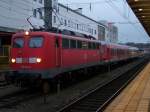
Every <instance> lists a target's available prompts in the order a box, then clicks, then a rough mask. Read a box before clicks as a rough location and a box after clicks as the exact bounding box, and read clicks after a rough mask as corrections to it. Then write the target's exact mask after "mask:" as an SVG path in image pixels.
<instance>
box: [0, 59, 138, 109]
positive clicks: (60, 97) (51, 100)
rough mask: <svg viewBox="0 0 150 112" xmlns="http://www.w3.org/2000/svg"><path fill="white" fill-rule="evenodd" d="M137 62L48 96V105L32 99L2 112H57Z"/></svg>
mask: <svg viewBox="0 0 150 112" xmlns="http://www.w3.org/2000/svg"><path fill="white" fill-rule="evenodd" d="M135 63H137V62H133V63H132V64H131V63H130V64H128V65H127V66H128V67H123V68H122V69H120V68H118V69H116V70H114V71H111V73H105V74H100V75H97V76H96V77H93V78H92V79H89V80H85V81H83V82H80V83H78V84H75V85H73V86H71V87H69V88H66V89H64V90H62V91H61V92H60V93H59V94H56V93H54V94H52V93H51V94H50V95H48V96H47V103H46V104H44V97H40V98H37V99H32V100H30V101H27V102H23V103H21V104H20V105H18V106H16V107H14V108H10V109H2V110H0V112H56V111H57V110H58V109H59V108H60V107H62V106H64V105H65V104H67V103H69V102H71V101H73V100H75V99H76V98H77V97H79V96H81V95H83V94H84V93H85V92H87V91H89V90H91V89H93V88H95V87H96V86H98V85H99V84H102V83H104V82H106V81H108V80H110V79H112V78H114V77H116V76H117V75H118V73H121V72H123V71H124V70H125V69H128V68H130V67H131V66H133V64H135Z"/></svg>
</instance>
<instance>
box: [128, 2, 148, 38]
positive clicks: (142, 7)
mask: <svg viewBox="0 0 150 112" xmlns="http://www.w3.org/2000/svg"><path fill="white" fill-rule="evenodd" d="M127 2H128V4H129V5H130V7H131V9H132V10H133V12H134V13H135V15H136V16H137V18H138V19H139V21H140V22H141V24H142V25H143V27H144V28H145V30H146V31H147V33H148V35H149V36H150V0H127Z"/></svg>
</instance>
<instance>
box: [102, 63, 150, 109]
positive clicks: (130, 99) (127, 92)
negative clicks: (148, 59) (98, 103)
mask: <svg viewBox="0 0 150 112" xmlns="http://www.w3.org/2000/svg"><path fill="white" fill-rule="evenodd" d="M104 112H150V63H149V64H148V65H147V66H146V67H145V68H144V69H143V70H142V71H141V72H140V73H139V75H138V76H137V77H136V78H135V79H134V80H133V81H132V82H131V83H130V84H129V85H128V86H127V87H126V88H125V89H124V90H123V91H122V92H121V93H120V95H119V96H117V97H116V98H115V99H114V101H113V102H111V104H109V105H108V107H107V108H106V109H105V110H104Z"/></svg>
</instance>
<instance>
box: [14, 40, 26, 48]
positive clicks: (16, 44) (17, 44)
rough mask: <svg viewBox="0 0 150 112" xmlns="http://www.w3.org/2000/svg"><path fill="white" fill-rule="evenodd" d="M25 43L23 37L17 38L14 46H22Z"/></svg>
mask: <svg viewBox="0 0 150 112" xmlns="http://www.w3.org/2000/svg"><path fill="white" fill-rule="evenodd" d="M23 45H24V40H23V38H15V39H14V41H13V48H22V47H23Z"/></svg>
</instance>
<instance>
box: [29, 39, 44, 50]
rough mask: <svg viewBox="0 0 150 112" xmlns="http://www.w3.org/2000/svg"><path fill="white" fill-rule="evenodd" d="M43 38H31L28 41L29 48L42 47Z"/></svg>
mask: <svg viewBox="0 0 150 112" xmlns="http://www.w3.org/2000/svg"><path fill="white" fill-rule="evenodd" d="M42 44H43V38H42V37H31V38H30V40H29V47H30V48H39V47H42Z"/></svg>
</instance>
